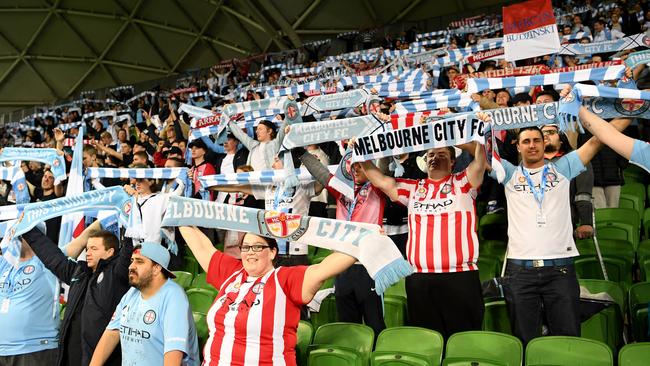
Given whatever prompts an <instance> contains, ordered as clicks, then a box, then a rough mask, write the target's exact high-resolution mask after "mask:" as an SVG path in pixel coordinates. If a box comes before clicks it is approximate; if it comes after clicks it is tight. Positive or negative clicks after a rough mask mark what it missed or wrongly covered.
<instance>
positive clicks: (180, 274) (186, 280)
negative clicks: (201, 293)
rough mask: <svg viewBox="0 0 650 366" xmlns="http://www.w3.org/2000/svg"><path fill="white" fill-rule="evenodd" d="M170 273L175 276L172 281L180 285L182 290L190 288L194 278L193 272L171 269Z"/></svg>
mask: <svg viewBox="0 0 650 366" xmlns="http://www.w3.org/2000/svg"><path fill="white" fill-rule="evenodd" d="M172 273H173V274H174V275H175V276H176V278H174V282H176V283H177V284H178V285H179V286H180V287H182V288H183V290H187V289H188V288H190V286H191V285H192V280H193V279H194V275H193V274H191V273H189V272H185V271H173V272H172Z"/></svg>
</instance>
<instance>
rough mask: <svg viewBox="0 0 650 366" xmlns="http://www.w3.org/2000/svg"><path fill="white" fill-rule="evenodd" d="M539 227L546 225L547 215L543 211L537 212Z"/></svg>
mask: <svg viewBox="0 0 650 366" xmlns="http://www.w3.org/2000/svg"><path fill="white" fill-rule="evenodd" d="M537 227H546V215H544V213H543V212H541V211H538V212H537Z"/></svg>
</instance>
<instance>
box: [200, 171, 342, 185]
mask: <svg viewBox="0 0 650 366" xmlns="http://www.w3.org/2000/svg"><path fill="white" fill-rule="evenodd" d="M336 167H337V166H336V165H330V166H329V167H328V169H329V170H330V172H331V173H332V174H333V173H334V172H335V171H336ZM293 174H295V175H296V176H297V177H298V180H299V181H300V182H301V183H309V182H313V181H314V177H312V176H311V174H309V171H307V169H305V168H299V169H295V171H294V173H293ZM286 179H287V172H286V171H285V170H284V169H280V170H263V171H253V172H244V173H227V174H215V175H204V176H202V177H199V181H200V182H201V187H203V189H208V188H210V187H217V186H227V185H240V184H247V185H266V184H279V183H282V182H284V181H285V180H286Z"/></svg>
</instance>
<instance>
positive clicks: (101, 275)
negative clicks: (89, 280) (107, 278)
mask: <svg viewBox="0 0 650 366" xmlns="http://www.w3.org/2000/svg"><path fill="white" fill-rule="evenodd" d="M103 280H104V272H102V273H100V274H99V276H97V284H100V283H102V281H103Z"/></svg>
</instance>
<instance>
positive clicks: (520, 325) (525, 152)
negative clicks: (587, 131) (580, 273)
mask: <svg viewBox="0 0 650 366" xmlns="http://www.w3.org/2000/svg"><path fill="white" fill-rule="evenodd" d="M600 147H601V143H600V142H599V141H598V140H597V139H595V138H592V139H590V140H589V141H587V142H586V143H585V144H584V145H583V146H581V147H580V148H579V149H577V150H575V151H572V152H571V153H569V154H566V155H564V156H562V157H561V158H559V159H558V160H556V161H554V162H549V161H545V160H544V137H543V134H542V131H541V130H540V129H539V128H538V127H527V128H522V129H521V130H520V131H519V134H518V136H517V150H518V151H519V153H520V154H521V164H520V165H519V166H514V165H512V164H511V163H509V162H508V161H506V160H501V163H502V165H503V167H504V169H505V178H504V179H503V181H502V182H501V183H502V184H503V185H504V186H505V192H506V200H507V212H508V265H507V269H506V277H507V280H506V282H505V289H506V291H505V295H506V302H507V304H508V311H509V314H510V320H511V324H512V327H513V333H514V335H516V336H517V337H519V338H520V339H521V340H522V342H523V343H524V345H525V344H527V343H528V342H529V341H530V340H531V339H533V338H535V337H538V336H540V335H541V330H542V309H544V312H545V314H546V317H545V318H546V320H547V321H548V329H549V335H567V336H580V308H579V305H580V289H579V286H578V280H577V278H576V273H575V268H574V266H573V259H574V257H576V256H578V255H579V253H578V250H577V249H576V246H575V242H574V240H573V229H574V228H573V226H572V224H571V205H570V200H569V189H570V188H569V185H570V182H571V179H573V178H574V177H576V176H577V175H579V174H580V173H581V172H582V171H583V170H584V169H585V164H587V163H589V161H590V160H591V159H592V158H593V157H594V155H595V154H596V153H597V152H598V150H599V149H600ZM490 175H491V176H492V177H493V178H496V173H495V170H492V172H491V173H490ZM542 188H543V189H542Z"/></svg>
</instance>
